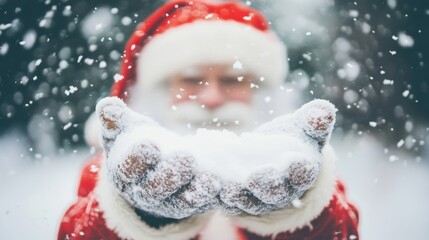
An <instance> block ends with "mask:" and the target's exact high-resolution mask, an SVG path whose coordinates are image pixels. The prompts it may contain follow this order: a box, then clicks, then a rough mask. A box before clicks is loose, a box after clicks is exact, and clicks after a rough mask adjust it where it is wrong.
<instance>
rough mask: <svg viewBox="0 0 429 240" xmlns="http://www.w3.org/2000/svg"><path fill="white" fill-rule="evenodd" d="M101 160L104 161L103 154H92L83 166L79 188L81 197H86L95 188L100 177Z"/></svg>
mask: <svg viewBox="0 0 429 240" xmlns="http://www.w3.org/2000/svg"><path fill="white" fill-rule="evenodd" d="M101 161H103V154H102V153H98V154H96V155H94V156H92V157H91V158H90V159H89V161H87V162H86V163H85V165H84V166H83V169H82V174H81V177H80V181H79V187H78V190H77V195H78V196H79V197H86V196H88V194H89V193H91V192H92V190H94V187H95V184H96V183H97V179H98V171H99V170H100V166H101Z"/></svg>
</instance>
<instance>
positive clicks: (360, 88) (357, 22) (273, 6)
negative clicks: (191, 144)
mask: <svg viewBox="0 0 429 240" xmlns="http://www.w3.org/2000/svg"><path fill="white" fill-rule="evenodd" d="M243 2H244V3H245V4H247V5H250V6H252V7H255V8H257V9H259V10H261V11H262V12H263V13H265V14H266V16H267V17H268V19H269V20H270V21H271V23H272V26H273V28H274V30H275V31H276V32H277V33H278V34H279V36H280V37H281V38H282V40H283V41H284V42H285V44H286V46H287V48H288V54H289V57H290V62H289V63H290V69H291V73H290V74H289V76H288V79H287V80H286V81H287V82H289V83H291V86H292V90H293V91H294V92H296V93H298V94H300V95H301V96H302V99H301V101H302V103H303V102H306V101H308V100H311V99H313V98H324V99H328V100H330V101H331V102H333V103H334V104H335V105H336V106H337V108H338V109H339V114H338V115H339V116H338V120H337V125H336V129H335V130H334V135H333V137H332V144H333V145H334V147H335V148H336V149H337V150H338V156H339V159H340V161H339V163H338V165H339V166H338V172H339V175H340V176H342V177H343V178H344V179H345V181H346V184H347V186H348V189H349V193H350V197H351V199H352V200H353V201H354V202H355V203H356V204H357V205H358V206H359V208H360V209H361V234H362V237H363V239H427V237H428V236H429V224H428V223H427V221H426V216H428V214H429V205H428V204H427V202H429V145H428V144H429V143H428V142H429V124H428V121H429V68H428V64H429V62H428V60H427V58H428V55H429V51H428V50H429V46H428V43H429V33H428V32H429V28H428V24H427V23H428V22H429V6H428V4H427V1H425V0H421V1H419V0H413V1H405V0H382V1H369V0H356V1H351V0H282V1H262V0H258V1H257V0H253V1H243ZM162 3H163V1H148V0H128V1H113V0H92V1H86V0H57V1H56V0H34V1H15V0H0V151H1V154H0V186H1V195H2V197H1V198H0V231H1V232H2V235H3V233H5V234H6V237H5V239H28V238H30V237H33V238H35V239H52V238H54V236H55V231H56V229H57V227H58V221H59V219H60V218H61V214H62V213H63V212H64V211H65V208H66V207H67V205H68V204H69V203H70V202H71V201H73V197H74V190H75V188H76V185H77V182H76V181H77V179H78V175H79V167H80V165H81V164H82V162H83V161H84V160H85V158H86V157H87V156H88V155H89V154H90V152H91V149H88V148H87V147H85V143H84V140H83V134H82V132H83V127H84V122H85V120H86V119H87V117H88V116H89V114H91V112H92V111H93V110H94V106H95V104H96V102H97V100H99V99H100V98H102V97H104V96H107V95H108V93H109V88H110V86H111V84H112V82H113V79H114V75H115V74H116V73H117V71H118V69H119V64H120V60H121V54H122V50H123V47H124V44H125V42H126V40H127V38H128V37H129V35H130V34H131V33H132V31H133V30H134V28H135V27H136V25H137V24H138V23H139V22H141V21H142V20H143V19H145V17H146V16H148V14H150V13H151V12H152V11H153V10H154V9H156V8H157V7H158V6H160V5H161V4H162ZM381 226H383V227H381ZM18 228H19V229H18Z"/></svg>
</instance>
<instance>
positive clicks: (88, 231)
mask: <svg viewBox="0 0 429 240" xmlns="http://www.w3.org/2000/svg"><path fill="white" fill-rule="evenodd" d="M102 159H103V157H102V155H101V154H100V155H97V156H95V157H93V158H92V159H91V160H90V161H89V162H88V163H87V164H86V165H85V167H84V168H83V172H82V177H81V180H80V185H79V189H78V199H77V201H76V203H74V204H73V205H72V206H71V207H70V208H69V209H68V210H67V212H66V213H65V215H64V217H63V219H62V221H61V225H60V229H59V233H58V239H61V240H64V239H110V240H114V239H126V238H127V239H130V238H131V239H133V238H134V237H130V236H133V235H132V234H133V233H132V231H130V232H131V233H126V231H127V230H126V229H125V231H124V228H122V229H121V227H119V226H118V227H116V225H115V223H114V221H115V220H114V219H112V215H114V214H112V213H109V216H108V214H105V212H104V211H106V213H107V211H108V208H105V210H104V211H103V210H102V209H103V208H101V207H100V204H99V201H103V199H101V198H100V197H99V196H100V194H97V193H96V191H95V189H96V188H97V185H101V183H100V180H99V179H100V178H101V177H100V178H99V176H100V174H101V173H103V171H100V168H101V165H102ZM333 192H334V193H333V195H331V199H330V201H329V204H328V205H326V206H325V207H324V208H322V211H319V213H318V214H313V215H315V216H311V219H308V221H307V223H306V224H305V226H303V227H301V228H296V227H295V229H290V228H289V226H290V225H288V223H287V222H285V226H284V228H283V229H281V227H282V226H281V224H280V231H279V229H278V227H277V228H276V227H273V229H272V231H271V230H270V229H271V226H269V225H268V226H267V227H263V226H264V225H261V224H259V223H256V222H257V221H259V220H261V218H262V219H263V217H258V218H255V217H254V218H253V220H250V223H246V221H247V220H240V221H238V224H237V226H235V225H233V224H232V223H229V222H228V223H227V224H228V225H229V228H231V229H233V231H230V232H229V236H228V237H229V239H237V240H238V239H242V240H244V239H252V240H258V239H284V240H287V239H338V240H346V239H347V240H348V239H358V238H359V236H358V211H357V209H356V207H355V206H354V205H353V204H351V203H350V202H348V201H347V199H346V196H345V190H344V186H343V184H342V183H341V182H340V181H336V182H334V191H333ZM98 198H100V199H98ZM106 198H108V199H111V197H109V196H107V197H106ZM112 198H114V197H112ZM114 204H115V203H114ZM105 205H106V206H107V205H108V204H105ZM113 207H114V208H116V207H117V206H113ZM109 211H110V210H109ZM290 211H296V210H290ZM292 213H293V214H295V215H294V216H298V215H296V214H297V213H298V214H299V213H300V212H296V213H295V212H292ZM288 214H289V213H288ZM303 214H307V213H304V212H303ZM310 215H311V214H310ZM280 216H281V215H280ZM288 216H289V217H291V216H290V215H287V214H286V215H285V216H284V218H285V220H288V219H286V218H287V217H288ZM109 218H110V219H111V220H109ZM272 219H275V218H272ZM125 220H126V219H125ZM121 221H122V220H121ZM252 221H255V223H256V224H255V223H251V222H252ZM297 221H299V220H297ZM268 222H269V221H268ZM278 222H280V223H281V222H282V220H281V219H280V220H279V221H278ZM278 222H277V223H276V222H273V223H272V225H279V224H278ZM292 222H293V221H292ZM243 223H244V224H243ZM133 224H134V225H136V224H137V225H138V224H143V223H130V226H131V225H133ZM181 224H182V223H177V224H176V223H175V224H171V225H178V226H173V227H172V229H174V230H164V229H163V228H161V229H150V227H148V226H147V225H146V226H145V227H142V228H145V229H146V230H147V232H148V235H147V238H146V237H145V235H144V231H143V234H140V233H139V234H136V235H134V236H135V238H134V239H142V238H143V239H204V238H207V237H204V236H206V235H207V234H206V235H204V234H203V233H202V231H201V228H199V229H196V230H189V228H194V225H195V223H192V224H183V225H181ZM264 224H265V223H264ZM108 225H109V226H111V227H108ZM231 225H232V226H231ZM258 225H259V226H258ZM124 226H128V225H124ZM141 226H143V225H141ZM240 226H241V227H240ZM261 226H262V230H261ZM182 227H183V232H184V233H183V234H182V233H180V231H182V229H181V228H182ZM253 227H254V229H253ZM130 228H131V227H130ZM168 229H170V227H169V228H168ZM178 229H179V230H178ZM146 230H145V231H146ZM163 231H165V234H164V233H162V234H161V233H160V234H159V235H156V234H158V233H157V232H163ZM270 231H271V233H274V234H275V238H273V235H272V234H270ZM222 232H223V230H222V231H215V232H214V233H213V232H212V233H211V234H212V235H213V234H214V235H221V234H225V233H222ZM255 232H258V233H260V234H257V233H255ZM170 233H172V235H169V234H170ZM231 233H232V234H231ZM234 235H235V236H234ZM262 235H265V237H263V236H262ZM119 236H126V237H123V238H121V237H119ZM142 236H143V237H142ZM164 236H165V238H164ZM214 239H227V238H226V237H219V236H217V237H215V238H214Z"/></svg>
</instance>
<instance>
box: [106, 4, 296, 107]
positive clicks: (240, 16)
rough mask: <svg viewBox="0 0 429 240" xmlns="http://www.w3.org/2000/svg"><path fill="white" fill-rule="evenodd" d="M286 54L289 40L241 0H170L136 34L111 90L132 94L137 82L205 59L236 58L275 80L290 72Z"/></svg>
mask: <svg viewBox="0 0 429 240" xmlns="http://www.w3.org/2000/svg"><path fill="white" fill-rule="evenodd" d="M286 59H287V58H286V49H285V47H284V45H283V43H282V42H281V41H280V40H279V39H278V38H277V36H276V35H275V34H274V33H273V32H272V31H271V30H270V28H269V22H268V21H267V20H266V19H265V18H264V17H263V15H262V14H261V13H259V12H258V11H256V10H254V9H252V8H249V7H247V6H245V5H243V4H241V3H239V2H208V1H200V0H196V1H195V0H194V1H189V0H176V1H170V2H168V3H166V4H164V5H163V6H161V7H160V8H159V9H158V10H157V11H155V12H154V13H153V14H152V15H151V16H150V17H148V18H147V19H146V20H145V21H144V22H142V23H141V24H140V25H139V26H138V27H137V29H136V30H135V32H134V33H133V35H132V36H131V37H130V39H129V41H128V43H127V45H126V47H125V52H124V56H123V62H122V66H121V69H120V74H118V75H116V77H115V84H114V85H113V87H112V92H111V95H112V96H118V97H120V98H122V99H124V100H127V97H126V96H127V94H128V92H127V91H128V90H129V89H130V87H131V86H136V87H137V88H143V89H147V88H151V87H152V86H154V85H156V84H158V83H162V82H164V81H166V79H167V77H168V76H170V75H172V74H174V73H175V72H178V71H180V70H182V69H184V68H186V67H191V66H192V65H196V64H201V63H208V64H212V63H213V64H216V63H231V65H233V66H234V68H242V69H243V70H245V71H250V72H252V73H253V74H254V75H256V77H257V79H258V80H259V81H261V83H263V84H268V85H275V83H279V82H281V81H282V80H283V79H284V77H285V75H286V73H287V69H288V64H287V60H286ZM137 69H138V70H137Z"/></svg>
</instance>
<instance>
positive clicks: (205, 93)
mask: <svg viewBox="0 0 429 240" xmlns="http://www.w3.org/2000/svg"><path fill="white" fill-rule="evenodd" d="M198 99H199V102H200V103H201V104H203V105H204V106H205V108H207V109H215V108H217V107H220V106H221V105H222V104H224V102H225V96H224V94H223V91H222V89H221V86H219V84H218V83H217V82H216V81H208V84H207V85H205V86H204V87H203V88H202V89H201V92H200V93H199V94H198Z"/></svg>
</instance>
